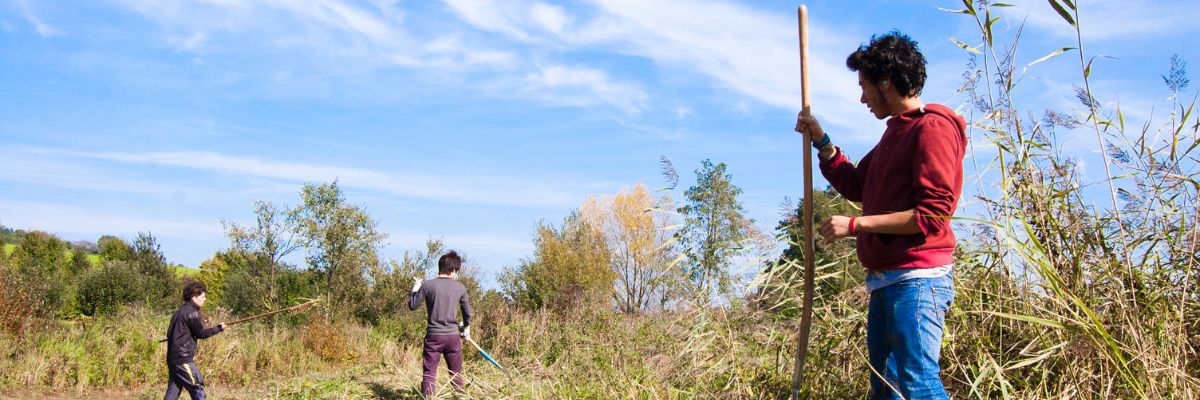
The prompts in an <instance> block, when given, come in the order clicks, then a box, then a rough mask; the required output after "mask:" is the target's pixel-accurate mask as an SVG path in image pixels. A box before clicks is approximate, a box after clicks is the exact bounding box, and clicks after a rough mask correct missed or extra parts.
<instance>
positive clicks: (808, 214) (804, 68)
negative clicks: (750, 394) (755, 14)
mask: <svg viewBox="0 0 1200 400" xmlns="http://www.w3.org/2000/svg"><path fill="white" fill-rule="evenodd" d="M796 17H797V19H798V20H799V22H800V32H799V34H800V86H801V98H802V101H803V108H802V109H801V111H800V112H801V113H803V114H804V115H806V116H809V115H812V110H811V108H810V103H811V99H810V98H809V92H808V7H806V6H804V5H803V4H801V5H800V8H799V9H798V10H796ZM803 146H804V212H803V215H802V218H803V219H804V308H803V311H802V312H801V314H800V338H799V343H798V345H797V347H796V370H795V373H794V374H793V375H792V400H797V399H799V398H800V386H801V385H802V384H803V383H804V361H805V359H806V358H808V338H809V333H810V332H811V331H812V302H813V273H814V267H813V257H814V256H815V253H816V249H815V247H816V246H815V244H814V243H815V238H814V237H813V226H812V225H813V221H812V219H813V198H812V196H813V177H812V150H811V149H809V147H810V146H812V134H811V133H809V132H804V144H803Z"/></svg>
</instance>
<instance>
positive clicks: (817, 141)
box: [795, 31, 967, 399]
mask: <svg viewBox="0 0 1200 400" xmlns="http://www.w3.org/2000/svg"><path fill="white" fill-rule="evenodd" d="M846 66H847V67H849V68H850V70H851V71H857V72H858V84H859V86H860V87H862V97H861V98H860V99H859V101H861V102H862V103H863V104H866V105H867V109H868V110H870V111H871V113H872V114H874V115H875V118H877V119H887V129H886V130H885V131H884V132H883V136H882V137H881V138H880V139H879V143H878V144H876V145H875V148H873V149H871V151H869V152H867V154H866V155H864V156H863V157H862V159H861V160H859V162H858V165H854V164H852V163H851V162H850V159H849V158H847V157H846V155H845V154H843V153H842V150H841V149H840V148H838V147H837V146H834V145H833V144H832V143H831V140H830V137H829V135H827V134H826V133H825V131H824V130H822V129H821V125H820V124H819V123H818V122H817V119H816V118H814V117H812V116H808V115H803V113H801V115H799V116H798V117H797V118H796V128H795V130H796V131H797V132H808V133H810V134H811V136H812V140H813V147H815V148H816V150H817V152H818V157H819V158H820V166H821V173H822V174H823V175H824V176H825V178H826V179H827V180H828V181H829V183H830V184H831V185H833V187H834V188H835V189H837V191H838V192H839V193H841V194H842V196H844V197H845V198H847V199H849V200H851V201H857V202H862V215H859V216H843V215H834V216H832V217H830V218H828V219H826V220H825V221H824V222H823V223H822V224H821V227H820V234H821V236H822V237H823V238H824V240H825V241H826V242H827V243H828V242H831V241H833V240H836V239H838V238H843V237H854V238H855V240H856V247H857V252H858V259H859V260H860V261H861V262H862V264H863V267H865V268H866V269H867V278H866V286H867V290H868V291H869V292H870V293H871V301H870V306H869V309H868V310H867V348H868V352H869V353H870V355H869V358H870V364H871V368H872V370H873V371H872V372H871V398H872V399H891V398H898V397H897V394H900V395H903V396H904V398H905V399H948V398H949V397H948V396H947V394H946V390H945V388H944V387H943V386H942V381H941V377H940V372H941V367H940V366H939V365H938V359H939V357H940V354H941V344H942V331H943V327H944V324H945V317H946V311H947V310H948V309H949V308H950V304H951V302H953V300H954V280H953V277H952V273H951V270H952V267H953V264H954V260H953V254H954V247H955V238H954V231H953V230H952V229H951V227H950V217H952V216H953V215H954V211H955V209H956V206H957V204H958V200H959V198H960V197H961V196H962V179H963V178H962V176H963V172H962V171H963V165H962V162H963V155H964V153H965V151H966V144H967V138H966V135H965V134H964V130H965V128H966V122H965V121H964V120H963V118H962V117H960V116H958V115H957V114H955V112H954V111H953V110H951V109H949V108H946V107H945V106H942V105H938V104H925V103H924V102H923V101H921V99H920V97H918V96H919V95H920V94H921V89H923V88H924V86H925V57H924V56H923V55H921V52H920V50H919V49H917V43H916V42H915V41H913V40H912V39H911V38H909V37H908V36H907V35H904V34H902V33H900V32H897V31H893V32H890V33H888V34H885V35H882V36H875V37H872V38H871V43H870V44H869V45H865V46H861V47H859V48H858V50H856V51H855V52H854V53H852V54H850V56H849V57H848V58H847V59H846Z"/></svg>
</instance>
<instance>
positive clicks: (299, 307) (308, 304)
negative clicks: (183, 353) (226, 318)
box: [158, 299, 317, 343]
mask: <svg viewBox="0 0 1200 400" xmlns="http://www.w3.org/2000/svg"><path fill="white" fill-rule="evenodd" d="M313 304H317V299H312V300H309V301H306V302H303V303H300V304H297V305H294V306H291V307H288V308H281V309H278V310H275V311H267V312H265V313H262V314H258V315H254V316H249V317H246V318H242V319H237V320H234V321H233V322H226V323H225V326H230V325H234V324H240V323H243V322H249V321H253V320H256V319H259V318H266V317H269V316H272V315H275V314H279V313H281V312H288V311H300V310H303V309H305V308H308V307H311V306H312V305H313ZM165 341H167V339H163V340H159V341H158V342H159V343H162V342H165Z"/></svg>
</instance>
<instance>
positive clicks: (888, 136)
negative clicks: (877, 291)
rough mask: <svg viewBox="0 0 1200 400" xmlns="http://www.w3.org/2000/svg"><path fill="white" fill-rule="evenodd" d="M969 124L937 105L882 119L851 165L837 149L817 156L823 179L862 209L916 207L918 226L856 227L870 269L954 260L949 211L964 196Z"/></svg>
mask: <svg viewBox="0 0 1200 400" xmlns="http://www.w3.org/2000/svg"><path fill="white" fill-rule="evenodd" d="M965 129H966V122H965V121H963V118H962V117H960V116H958V115H957V114H955V113H954V110H951V109H949V108H946V107H945V106H942V105H938V104H929V105H926V106H924V107H921V108H917V109H912V110H908V111H905V112H903V113H901V114H900V115H897V116H895V117H892V118H890V119H888V120H887V130H886V131H884V132H883V137H882V138H880V139H879V144H877V145H875V148H874V149H871V151H870V152H868V153H867V155H865V156H863V158H862V160H861V161H859V162H858V165H857V166H855V165H853V164H851V163H850V160H849V159H848V158H846V155H845V154H842V152H841V149H838V153H837V154H836V155H834V156H833V157H832V158H830V159H829V160H828V161H822V162H821V172H822V174H823V175H825V179H828V180H829V183H830V184H831V185H833V187H834V189H837V191H838V193H841V194H842V196H843V197H845V198H846V199H847V200H850V201H861V202H862V215H864V216H865V215H879V214H888V213H893V212H897V211H905V210H909V209H914V210H915V214H916V219H917V226H918V227H920V229H921V232H920V233H916V234H911V235H888V234H879V233H866V232H859V233H858V235H857V237H856V238H855V239H856V240H857V242H856V244H857V250H858V259H859V260H860V261H861V262H862V264H863V266H864V267H866V268H867V269H870V270H888V269H899V268H932V267H938V266H942V265H947V264H950V263H952V262H953V254H954V246H955V238H954V231H953V230H951V229H950V217H952V216H954V211H955V209H956V208H957V206H958V200H959V199H960V198H961V197H962V185H963V156H964V154H965V152H966V148H967V137H966V135H965V134H964V130H965Z"/></svg>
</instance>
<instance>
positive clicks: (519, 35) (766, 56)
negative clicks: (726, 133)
mask: <svg viewBox="0 0 1200 400" xmlns="http://www.w3.org/2000/svg"><path fill="white" fill-rule="evenodd" d="M447 3H448V4H450V6H451V7H452V8H453V9H454V10H455V11H457V12H458V13H459V15H460V17H462V18H463V19H464V20H465V21H466V22H468V23H470V24H472V25H473V26H474V27H475V28H477V29H481V30H485V31H489V32H495V33H499V34H502V35H507V36H509V37H510V38H512V39H514V40H518V41H531V40H539V41H553V44H556V45H559V46H562V47H565V48H567V49H569V50H578V51H589V50H592V49H595V48H600V49H604V50H606V51H612V52H616V53H624V54H629V55H633V56H638V57H643V58H645V59H648V60H650V61H652V62H654V63H655V64H656V65H659V66H661V67H663V68H665V69H668V70H672V71H685V72H691V73H698V74H702V75H706V76H709V77H711V78H713V79H714V80H713V82H714V85H715V86H717V87H721V88H725V89H728V90H731V91H733V92H736V93H740V94H742V95H744V96H746V97H748V98H751V99H754V100H755V101H757V102H760V103H763V104H767V105H770V106H773V107H779V108H783V109H788V110H799V108H800V103H801V101H800V65H799V64H800V62H799V49H798V47H799V45H798V39H797V34H796V21H795V20H794V19H790V18H781V17H779V16H776V15H770V14H766V13H762V12H758V11H755V10H752V9H749V8H747V7H745V6H741V5H737V4H733V3H727V2H721V1H694V2H689V3H688V4H686V5H680V4H678V3H665V2H647V1H637V0H593V1H592V2H591V3H592V5H593V6H594V7H595V10H594V11H595V14H596V15H594V16H593V17H592V18H591V19H590V20H587V21H585V22H582V23H577V24H575V23H572V22H569V21H575V20H577V19H580V18H579V17H577V16H574V17H573V16H570V15H566V16H564V17H562V18H560V19H559V20H565V21H568V22H563V23H561V24H557V23H556V24H552V25H550V26H552V28H547V24H546V23H545V18H541V17H539V16H538V15H536V13H530V12H528V10H533V9H538V7H540V4H541V3H539V2H535V1H524V2H521V1H516V2H513V1H510V2H503V3H502V4H496V3H494V2H491V1H484V0H447ZM682 8H686V12H681V9H682ZM589 11H590V10H589ZM577 14H578V13H577ZM809 29H810V35H811V40H810V45H811V50H810V60H809V69H810V71H809V76H810V77H812V79H811V80H810V84H811V85H812V86H813V87H812V92H813V97H814V101H815V102H816V103H817V104H816V105H815V106H814V110H815V111H816V112H817V113H818V115H820V116H822V117H823V118H825V119H827V121H826V122H827V123H831V124H833V125H835V126H838V127H841V128H843V129H844V128H848V127H850V128H854V129H850V130H851V131H854V132H857V131H866V132H868V134H866V135H864V136H863V137H862V138H860V139H861V140H866V139H872V140H873V139H874V138H875V137H876V136H877V126H875V125H872V124H870V123H869V120H868V119H867V118H864V116H865V115H866V113H865V112H863V110H862V109H860V108H858V107H859V102H858V88H857V86H856V80H855V79H854V74H853V73H851V72H849V71H847V70H846V68H845V67H844V66H843V65H842V60H843V59H844V58H845V55H846V54H848V52H849V51H850V50H852V49H854V48H855V47H856V46H857V44H858V42H857V41H854V40H850V39H845V38H847V36H848V35H846V34H845V29H844V28H842V29H832V28H830V27H825V26H821V25H817V24H810V28H809ZM539 35H540V36H539ZM610 74H614V75H615V73H611V72H610ZM619 78H620V77H619V76H617V79H619ZM729 103H730V104H738V103H739V102H738V101H732V102H729ZM667 111H669V112H675V111H676V110H675V109H668V110H667ZM864 120H867V121H868V123H866V124H864V123H862V121H864Z"/></svg>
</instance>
